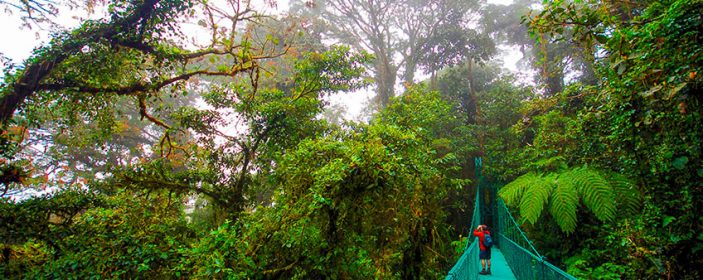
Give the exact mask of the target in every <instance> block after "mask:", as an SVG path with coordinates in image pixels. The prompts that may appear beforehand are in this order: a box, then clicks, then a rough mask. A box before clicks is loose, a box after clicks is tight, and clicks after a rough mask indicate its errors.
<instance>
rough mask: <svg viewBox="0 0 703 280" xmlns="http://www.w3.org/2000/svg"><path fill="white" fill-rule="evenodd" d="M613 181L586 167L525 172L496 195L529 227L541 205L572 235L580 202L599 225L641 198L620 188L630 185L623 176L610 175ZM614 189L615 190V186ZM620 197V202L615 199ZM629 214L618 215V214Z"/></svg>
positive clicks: (536, 216) (535, 218)
mask: <svg viewBox="0 0 703 280" xmlns="http://www.w3.org/2000/svg"><path fill="white" fill-rule="evenodd" d="M613 177H617V179H618V180H617V181H615V182H610V181H608V180H607V179H606V177H605V176H603V175H601V172H599V171H596V170H594V169H590V168H574V169H569V170H565V171H562V172H559V173H547V174H546V175H539V174H535V173H528V174H525V175H523V176H520V177H518V178H517V179H515V180H514V181H512V182H510V183H508V184H507V185H505V186H503V187H502V188H501V189H500V191H499V192H498V195H500V196H501V198H503V199H504V200H505V203H506V204H507V205H509V206H518V208H519V209H520V216H521V217H522V218H523V219H524V220H525V221H526V222H529V223H530V224H533V225H534V224H535V223H537V221H538V220H539V218H540V216H541V215H542V212H543V210H544V206H545V205H547V204H549V205H550V206H549V211H550V214H551V215H552V217H553V218H554V220H555V221H556V222H557V224H559V227H560V228H561V230H562V231H564V232H566V233H573V232H574V230H575V229H576V226H577V216H576V210H577V207H578V206H579V204H580V202H581V201H583V203H584V205H585V206H586V207H587V208H588V209H590V210H591V211H592V212H593V214H594V215H595V217H596V218H597V219H598V220H600V221H603V222H608V221H613V220H614V218H615V217H616V209H617V208H618V207H620V204H622V205H623V208H624V209H623V210H630V211H631V210H633V207H635V205H637V204H638V203H639V200H640V199H641V197H640V196H639V195H638V192H637V191H636V190H634V189H631V188H624V187H622V186H621V185H623V184H625V185H630V186H631V183H627V181H626V179H625V178H624V176H621V175H614V176H613ZM615 186H618V187H615ZM619 196H623V197H626V198H625V199H623V200H622V201H623V202H622V203H620V200H616V199H615V197H619ZM626 213H635V212H634V211H631V212H625V211H623V212H621V215H625V214H626Z"/></svg>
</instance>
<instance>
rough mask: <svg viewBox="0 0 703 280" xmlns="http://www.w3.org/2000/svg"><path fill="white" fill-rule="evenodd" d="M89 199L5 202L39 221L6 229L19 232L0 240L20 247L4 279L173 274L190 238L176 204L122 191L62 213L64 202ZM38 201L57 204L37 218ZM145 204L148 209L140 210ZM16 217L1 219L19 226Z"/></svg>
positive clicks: (56, 197) (76, 195)
mask: <svg viewBox="0 0 703 280" xmlns="http://www.w3.org/2000/svg"><path fill="white" fill-rule="evenodd" d="M91 197H93V199H94V198H95V196H94V195H91V194H90V193H80V192H61V193H59V194H57V195H54V196H52V197H46V198H41V199H30V200H27V201H25V202H20V203H16V204H11V205H7V204H3V206H4V207H8V206H10V207H15V208H16V210H15V211H13V212H14V214H15V215H16V216H18V215H22V217H24V219H27V218H34V219H37V220H36V221H33V222H32V223H31V224H27V225H25V226H24V227H21V226H18V225H17V224H8V225H7V226H9V227H10V228H11V229H13V230H17V232H9V233H8V234H10V235H9V236H7V235H6V236H4V237H3V240H4V242H8V241H11V240H14V242H20V243H19V244H23V245H21V246H15V247H14V249H12V250H14V251H15V255H14V256H13V257H11V258H10V259H9V260H6V262H5V263H3V266H2V269H3V270H4V271H5V272H6V273H7V274H6V275H8V276H12V277H16V278H30V279H37V278H77V279H81V278H111V279H115V278H124V277H128V278H131V277H146V278H153V277H156V278H159V277H165V276H168V275H172V274H171V273H172V272H171V269H172V267H175V265H176V264H177V263H178V262H179V261H180V259H181V258H182V256H181V254H180V253H179V250H181V249H183V248H184V246H185V241H186V240H187V237H188V236H189V235H191V234H192V232H191V231H190V230H189V229H188V228H187V226H186V224H185V220H184V219H183V217H182V216H180V214H179V213H181V211H182V210H181V208H180V207H179V203H177V200H174V199H172V198H171V197H170V196H168V195H165V194H156V195H153V196H152V197H151V198H150V199H148V200H147V199H145V198H144V197H138V196H134V194H130V193H120V194H118V195H116V196H112V197H104V196H98V198H99V199H100V200H99V201H102V202H101V203H100V205H95V204H92V205H91V206H90V207H88V205H83V206H82V207H81V208H80V210H78V211H73V212H70V211H61V207H64V209H66V208H67V207H70V205H69V204H68V202H69V201H67V199H68V198H71V199H73V200H78V201H86V200H89V199H90V198H91ZM40 202H44V203H49V204H52V203H60V205H59V206H58V207H57V206H53V207H52V206H50V205H44V207H46V210H43V211H48V212H47V213H51V214H48V215H39V214H40V213H41V212H40V211H42V209H39V208H37V207H36V206H37V205H38V203H40ZM145 202H148V204H149V206H148V207H144V205H145ZM174 202H176V203H174ZM93 203H94V202H93ZM19 210H22V211H19ZM3 213H5V212H3ZM19 219H20V217H16V218H13V219H7V218H3V220H7V221H14V222H20V221H21V220H19ZM27 222H29V221H26V220H25V221H24V223H27ZM28 227H31V228H33V229H34V230H28ZM5 232H6V231H5ZM18 236H28V237H30V238H31V239H26V240H27V242H26V243H25V242H24V241H22V240H20V239H18ZM7 245H8V244H7V243H5V246H7ZM31 248H35V249H31ZM32 250H33V251H32ZM24 254H26V255H24ZM25 258H28V260H25ZM37 258H41V259H39V260H38V259H37ZM28 263H32V264H33V265H27V264H28Z"/></svg>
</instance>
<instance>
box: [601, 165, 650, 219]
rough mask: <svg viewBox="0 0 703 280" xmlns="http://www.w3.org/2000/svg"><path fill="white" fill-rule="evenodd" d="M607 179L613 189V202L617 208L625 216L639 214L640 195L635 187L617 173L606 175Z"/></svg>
mask: <svg viewBox="0 0 703 280" xmlns="http://www.w3.org/2000/svg"><path fill="white" fill-rule="evenodd" d="M607 179H608V181H609V182H610V185H611V186H612V187H613V191H615V201H616V202H617V204H618V207H619V208H620V209H622V210H623V212H624V213H625V214H634V213H637V212H639V210H640V208H641V206H642V193H641V192H640V191H639V189H637V185H635V183H634V182H632V180H630V179H628V178H627V177H625V176H624V175H622V174H618V173H610V174H608V175H607Z"/></svg>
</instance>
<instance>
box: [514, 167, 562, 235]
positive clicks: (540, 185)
mask: <svg viewBox="0 0 703 280" xmlns="http://www.w3.org/2000/svg"><path fill="white" fill-rule="evenodd" d="M553 184H554V177H553V176H547V177H545V178H541V180H533V181H532V184H531V185H530V186H529V187H527V188H526V189H525V193H524V194H523V195H522V200H520V216H522V218H523V219H525V220H527V221H528V222H530V223H531V224H533V225H534V224H535V223H536V222H537V220H538V219H539V217H540V216H541V215H542V211H543V210H544V205H546V204H547V202H548V201H549V195H550V193H551V191H552V188H553Z"/></svg>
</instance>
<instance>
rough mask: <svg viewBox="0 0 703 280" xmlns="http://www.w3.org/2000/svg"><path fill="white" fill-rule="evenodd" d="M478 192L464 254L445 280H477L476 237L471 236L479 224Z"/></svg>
mask: <svg viewBox="0 0 703 280" xmlns="http://www.w3.org/2000/svg"><path fill="white" fill-rule="evenodd" d="M478 199H479V191H478V188H476V199H475V200H474V201H475V202H474V211H473V215H472V216H471V227H470V228H469V235H468V237H467V238H466V246H465V247H464V253H463V254H461V257H460V258H459V261H457V262H456V264H454V267H452V269H451V270H450V271H449V274H447V277H446V280H459V279H461V280H464V279H478V272H479V269H480V265H479V263H478V252H479V247H478V237H474V236H473V229H475V228H476V227H478V225H479V224H481V211H480V208H479V203H478V201H479V200H478Z"/></svg>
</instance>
